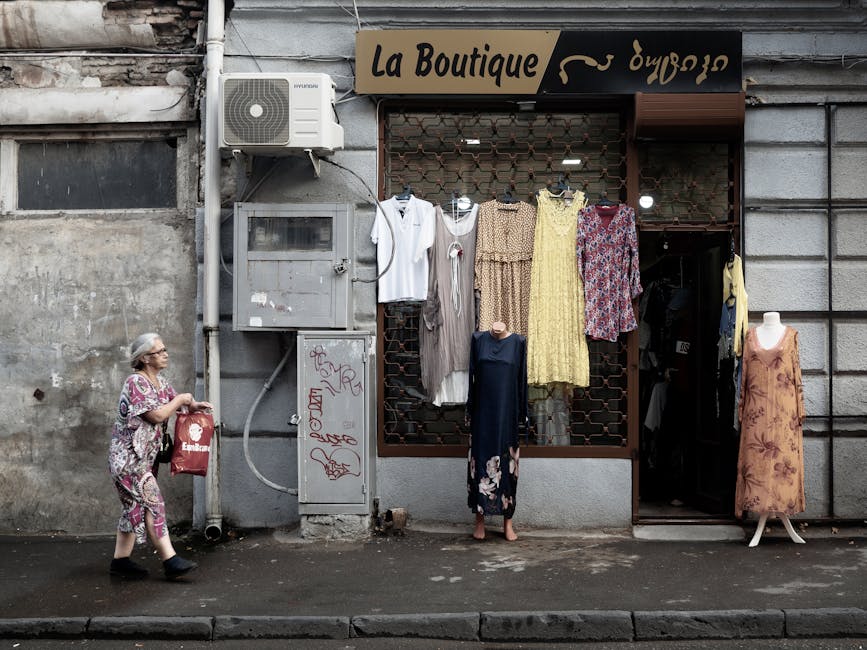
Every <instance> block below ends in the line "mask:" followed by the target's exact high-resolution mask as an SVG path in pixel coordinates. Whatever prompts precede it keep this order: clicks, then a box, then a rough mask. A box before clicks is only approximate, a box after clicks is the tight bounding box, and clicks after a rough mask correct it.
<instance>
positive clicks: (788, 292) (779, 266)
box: [746, 260, 828, 312]
mask: <svg viewBox="0 0 867 650" xmlns="http://www.w3.org/2000/svg"><path fill="white" fill-rule="evenodd" d="M747 264H748V266H747V271H746V285H747V294H749V305H750V311H759V312H764V311H820V310H824V309H827V307H828V266H827V263H826V262H819V261H817V262H796V261H766V260H748V262H747Z"/></svg>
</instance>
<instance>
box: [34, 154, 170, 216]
mask: <svg viewBox="0 0 867 650" xmlns="http://www.w3.org/2000/svg"><path fill="white" fill-rule="evenodd" d="M17 187H18V204H17V208H18V209H19V210H117V209H141V208H174V207H176V206H177V203H178V201H177V139H176V138H167V139H161V140H143V141H97V142H84V141H68V142H58V141H40V142H33V141H25V142H21V143H20V144H19V146H18V182H17Z"/></svg>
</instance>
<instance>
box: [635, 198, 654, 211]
mask: <svg viewBox="0 0 867 650" xmlns="http://www.w3.org/2000/svg"><path fill="white" fill-rule="evenodd" d="M638 205H640V206H641V207H642V208H644V209H645V210H647V209H648V208H652V207H653V197H652V196H650V194H643V195H642V196H640V197H639V199H638Z"/></svg>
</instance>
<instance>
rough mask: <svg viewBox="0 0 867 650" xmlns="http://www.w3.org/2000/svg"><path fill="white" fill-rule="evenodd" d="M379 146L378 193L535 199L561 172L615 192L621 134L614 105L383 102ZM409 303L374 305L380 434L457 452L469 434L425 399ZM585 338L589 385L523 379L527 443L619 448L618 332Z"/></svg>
mask: <svg viewBox="0 0 867 650" xmlns="http://www.w3.org/2000/svg"><path fill="white" fill-rule="evenodd" d="M385 150H386V151H385V153H386V155H385V159H386V179H385V194H386V195H387V196H390V195H392V194H395V193H399V192H401V191H402V190H403V188H404V186H406V185H409V186H411V187H412V190H413V193H414V194H415V195H416V196H418V197H420V198H424V199H426V200H428V201H433V202H438V201H439V202H444V201H448V200H450V199H451V198H452V195H453V194H452V193H453V192H455V191H457V192H458V193H460V194H466V195H468V196H470V197H472V198H474V199H475V200H476V201H478V202H483V201H486V200H489V199H492V198H496V197H498V196H500V195H502V193H503V192H504V191H509V192H511V194H512V195H513V196H514V197H515V198H519V199H522V200H525V201H528V202H531V203H535V193H536V191H538V190H539V189H541V188H544V187H546V186H549V185H552V184H556V183H557V182H558V181H559V180H561V179H562V180H563V182H564V183H567V184H568V185H569V186H570V187H571V188H572V189H573V190H581V191H582V192H584V193H585V195H586V196H587V197H588V199H589V200H594V199H595V198H597V197H599V196H600V195H603V194H607V195H608V196H610V197H611V198H613V199H615V200H616V199H617V198H618V197H622V198H625V188H626V134H625V131H624V126H623V120H622V117H621V115H620V114H618V113H583V114H565V113H564V114H561V113H523V112H515V113H412V112H404V111H398V112H391V113H388V114H387V115H386V119H385ZM564 159H570V160H572V161H576V160H577V161H580V162H579V163H577V164H571V165H566V164H564V163H563V161H564ZM419 311H420V304H419V303H388V304H383V305H380V323H379V325H380V327H379V331H380V332H381V334H380V339H381V353H382V377H381V382H382V383H381V388H382V391H381V394H382V395H383V405H382V406H383V411H382V414H383V417H382V418H381V422H380V426H381V427H382V437H381V440H382V441H383V442H384V443H385V444H386V445H391V444H397V445H434V446H439V447H442V446H447V445H459V446H460V448H461V449H462V450H463V449H464V448H465V447H466V445H467V442H468V435H469V431H468V429H467V427H466V425H465V423H464V408H463V406H443V407H435V406H433V405H432V404H431V403H430V402H429V401H428V400H426V398H425V395H424V388H423V386H422V383H421V379H420V371H421V368H420V362H419V353H418V351H419V343H418V328H419ZM588 343H589V347H590V375H591V378H590V380H591V385H590V386H589V387H587V388H582V389H575V390H574V391H567V390H565V389H564V388H563V387H558V386H546V387H531V393H530V414H531V422H530V430H529V431H528V432H527V440H528V442H529V444H531V445H539V446H575V445H579V446H609V447H610V446H614V447H617V448H623V447H626V445H627V420H626V413H627V400H626V397H627V364H626V355H627V348H626V343H625V337H623V336H622V337H621V340H620V341H619V342H616V343H608V342H604V341H589V342H588Z"/></svg>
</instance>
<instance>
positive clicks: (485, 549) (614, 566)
mask: <svg viewBox="0 0 867 650" xmlns="http://www.w3.org/2000/svg"><path fill="white" fill-rule="evenodd" d="M411 526H413V527H410V528H409V529H407V530H406V532H405V535H403V536H397V535H394V536H383V537H373V538H372V539H371V540H370V541H368V542H363V543H361V542H359V543H345V542H308V541H304V540H301V539H300V538H299V537H298V534H297V531H244V532H237V533H236V532H234V531H224V532H227V535H226V537H227V539H226V540H225V541H223V542H220V543H218V544H214V545H212V544H208V543H207V542H205V541H204V540H202V539H200V538H199V537H198V536H190V537H188V538H182V539H177V542H176V547H177V548H178V550H179V551H180V552H181V554H182V555H185V556H186V557H190V558H192V559H194V560H196V561H197V562H199V564H200V567H199V569H198V570H197V571H195V572H194V573H192V574H190V576H189V577H187V578H185V579H184V580H182V581H177V582H167V581H165V580H163V579H162V573H161V567H160V563H159V561H158V559H157V558H156V557H155V556H153V555H151V554H150V550H149V548H148V549H145V547H138V549H137V551H136V553H135V554H134V555H133V559H135V560H136V561H140V562H142V563H143V564H145V565H146V566H147V567H148V568H150V570H151V577H150V578H148V579H146V580H143V581H138V582H125V581H119V580H117V579H112V578H110V577H109V575H108V564H109V560H110V557H111V551H112V550H113V547H114V546H113V544H114V542H113V537H103V536H100V537H69V536H42V537H15V536H2V537H0V579H2V583H3V590H2V596H0V612H2V613H0V638H36V637H45V636H55V637H58V636H59V637H62V638H142V639H145V638H151V639H153V638H162V639H176V638H186V639H205V640H207V639H233V638H234V639H239V638H241V639H242V638H311V637H321V638H336V639H345V638H349V637H351V636H379V637H388V636H392V637H394V636H398V637H418V636H421V637H432V638H442V639H469V640H479V639H481V640H497V641H507V640H511V641H516V640H523V641H527V640H543V641H553V640H568V641H584V640H587V641H589V640H634V639H635V640H641V639H691V638H699V639H717V638H784V637H791V638H795V637H807V636H817V637H835V636H848V637H867V609H864V608H865V607H867V536H865V529H863V528H858V529H854V528H852V529H847V528H841V529H840V530H839V531H838V532H837V533H836V534H835V533H833V531H831V530H830V529H825V530H823V529H819V528H812V527H811V528H808V529H807V530H806V531H805V532H804V533H803V535H802V536H803V537H804V539H805V540H806V542H807V543H806V544H794V543H792V542H791V541H790V540H789V538H788V537H787V536H786V535H785V533H784V532H783V531H782V529H781V528H780V527H779V526H775V528H776V529H778V530H774V531H772V532H770V533H767V534H766V535H765V536H764V537H763V538H762V542H761V544H760V545H759V546H758V547H756V548H748V547H747V546H746V541H745V540H738V541H728V542H715V541H706V542H695V541H647V540H639V539H635V538H634V537H632V536H631V535H628V536H627V535H626V534H605V533H598V534H570V533H568V532H565V531H531V530H519V531H518V532H519V535H520V539H519V540H518V541H517V542H514V543H509V542H506V541H505V540H504V539H503V538H502V536H501V534H498V533H497V531H495V530H492V529H491V528H489V529H488V539H486V540H485V541H483V542H477V541H475V540H473V539H472V538H471V536H470V534H469V528H467V530H462V529H458V528H453V527H443V526H438V527H433V526H428V527H424V526H418V527H415V525H414V524H411ZM749 532H750V533H751V532H752V531H749Z"/></svg>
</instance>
